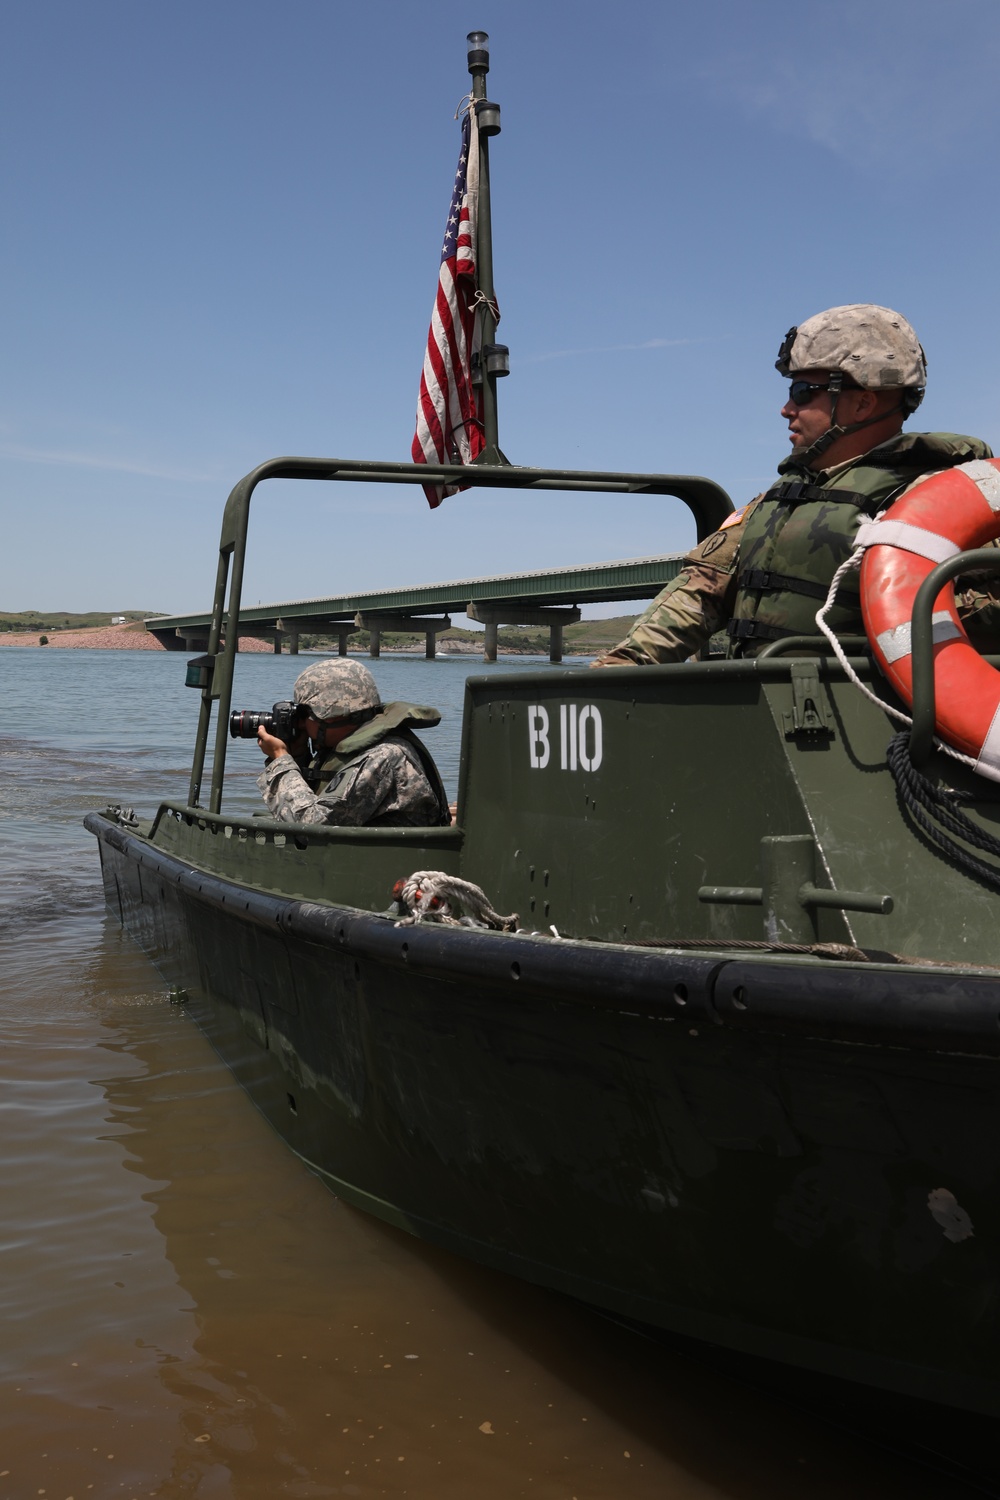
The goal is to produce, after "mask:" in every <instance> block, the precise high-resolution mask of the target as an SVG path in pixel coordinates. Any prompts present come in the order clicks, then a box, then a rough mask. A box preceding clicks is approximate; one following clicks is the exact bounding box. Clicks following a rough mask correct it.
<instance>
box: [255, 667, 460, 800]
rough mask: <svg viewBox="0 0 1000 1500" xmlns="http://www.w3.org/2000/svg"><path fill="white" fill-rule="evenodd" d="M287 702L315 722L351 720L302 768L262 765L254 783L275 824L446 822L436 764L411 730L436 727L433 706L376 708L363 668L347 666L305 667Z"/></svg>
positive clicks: (284, 759)
mask: <svg viewBox="0 0 1000 1500" xmlns="http://www.w3.org/2000/svg"><path fill="white" fill-rule="evenodd" d="M293 698H294V701H295V702H296V703H298V704H301V705H302V706H303V707H306V708H308V709H309V711H310V713H311V715H312V716H313V717H314V718H316V719H318V720H320V721H323V720H330V721H336V720H339V721H341V722H343V720H345V719H351V718H354V719H355V720H357V721H358V723H357V728H355V729H352V731H351V733H350V734H348V735H347V736H346V737H345V738H344V739H342V740H341V741H340V743H339V744H338V745H337V747H336V749H322V750H320V751H319V752H318V753H317V754H316V755H315V756H313V759H312V760H311V761H310V762H308V763H307V764H306V763H303V764H300V763H299V760H298V759H297V758H296V757H295V756H293V755H291V754H289V755H277V756H275V758H274V759H273V760H270V761H268V763H267V765H266V766H265V767H264V769H263V771H262V772H261V774H260V775H259V776H258V778H257V785H258V787H259V788H260V792H261V796H262V797H263V798H264V801H265V802H266V803H267V807H268V811H269V812H270V814H271V816H272V817H273V818H275V819H276V820H277V821H278V822H282V823H327V824H332V825H334V826H335V827H339V828H428V827H435V826H437V825H444V824H447V823H449V822H450V821H451V819H450V816H449V813H448V799H447V797H446V796H445V791H444V787H443V786H442V785H441V778H440V776H439V775H438V771H437V767H436V766H435V764H434V761H433V760H432V758H431V755H430V752H429V751H428V750H427V749H426V748H425V746H424V745H422V744H421V742H420V741H419V740H418V739H417V738H416V736H415V735H414V734H412V733H411V732H410V731H411V726H412V725H415V724H421V725H424V726H425V727H426V728H433V726H434V725H435V724H439V723H440V722H441V715H440V714H439V713H438V712H437V710H436V709H433V708H422V707H421V706H420V705H418V704H415V703H386V704H383V703H382V700H381V699H380V697H379V693H378V688H377V687H376V685H375V679H374V677H373V676H372V675H371V673H370V672H369V671H368V668H367V667H364V666H362V665H361V663H360V662H352V661H324V662H315V663H313V664H312V665H311V666H308V667H306V669H305V671H304V672H301V673H300V674H299V676H298V677H297V678H296V680H295V687H294V689H293Z"/></svg>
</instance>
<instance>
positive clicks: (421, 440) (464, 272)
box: [410, 108, 484, 507]
mask: <svg viewBox="0 0 1000 1500" xmlns="http://www.w3.org/2000/svg"><path fill="white" fill-rule="evenodd" d="M478 196H479V131H478V129H477V126H476V115H475V109H474V108H472V109H469V110H467V111H466V113H465V115H464V117H463V119H462V150H461V153H460V155H459V158H458V171H457V172H456V173H455V189H454V192H453V193H452V195H451V208H450V209H449V210H448V223H447V226H446V227H445V234H444V246H443V248H442V250H441V270H440V274H439V276H438V289H437V298H436V300H435V303H434V314H433V316H432V318H431V326H430V331H429V333H428V335H427V353H426V354H425V355H424V368H423V372H422V374H421V376H420V397H419V400H418V402H417V430H416V433H415V435H414V438H413V444H412V446H411V449H410V452H411V453H412V455H413V462H414V463H416V464H441V463H444V464H454V463H462V464H471V463H472V461H473V460H474V459H475V458H476V457H477V455H478V454H480V453H481V452H482V451H483V447H484V439H483V425H482V410H481V404H480V396H479V392H478V391H477V389H476V388H475V387H474V386H473V384H472V355H473V350H474V348H475V347H476V346H477V340H476V332H475V325H476V322H477V319H476V312H475V305H476V205H477V200H478ZM467 488H468V486H467V485H451V484H449V485H444V484H425V485H424V494H425V495H426V496H427V500H428V503H429V504H430V505H431V507H434V506H437V505H440V504H441V501H442V500H443V499H444V497H445V495H456V494H458V491H459V490H460V489H467Z"/></svg>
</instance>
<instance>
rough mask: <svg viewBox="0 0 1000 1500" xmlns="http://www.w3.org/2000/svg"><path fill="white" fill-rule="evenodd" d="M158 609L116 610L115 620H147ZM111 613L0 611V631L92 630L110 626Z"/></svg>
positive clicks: (33, 610)
mask: <svg viewBox="0 0 1000 1500" xmlns="http://www.w3.org/2000/svg"><path fill="white" fill-rule="evenodd" d="M161 613H162V611H161V610H158V609H116V610H115V611H114V615H115V618H117V617H118V616H119V615H124V616H125V619H126V620H128V621H129V623H131V622H132V621H133V620H148V619H149V617H150V615H158V614H161ZM111 618H112V616H111V613H110V611H108V610H106V609H94V610H91V611H90V613H89V614H85V615H79V614H73V612H72V611H71V610H68V609H49V610H44V609H43V610H37V609H25V610H22V611H21V612H20V614H8V613H5V612H3V611H0V631H10V630H45V631H47V632H48V633H49V634H51V633H52V632H53V631H55V630H92V629H95V628H96V627H98V626H101V625H110V624H111Z"/></svg>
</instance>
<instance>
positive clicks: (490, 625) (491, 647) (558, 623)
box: [465, 600, 580, 662]
mask: <svg viewBox="0 0 1000 1500" xmlns="http://www.w3.org/2000/svg"><path fill="white" fill-rule="evenodd" d="M465 613H466V614H467V615H468V617H469V619H470V620H478V621H479V622H480V624H482V625H485V626H486V648H485V650H484V652H483V659H484V660H485V661H496V659H497V627H498V626H499V625H546V626H548V630H549V660H550V661H557V662H558V661H562V658H563V629H564V627H565V626H567V625H575V624H576V623H577V621H578V620H579V618H580V611H579V609H577V608H576V606H574V607H573V608H572V609H544V608H539V609H519V608H518V607H517V605H516V604H513V605H509V606H508V605H505V604H477V603H476V602H475V600H473V602H472V603H471V604H470V605H469V606H468V608H467V609H466V611H465Z"/></svg>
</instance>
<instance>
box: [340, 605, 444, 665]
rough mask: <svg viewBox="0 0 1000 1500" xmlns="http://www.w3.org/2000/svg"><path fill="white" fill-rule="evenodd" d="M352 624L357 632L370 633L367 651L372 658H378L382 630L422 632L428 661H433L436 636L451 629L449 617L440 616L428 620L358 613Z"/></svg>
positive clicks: (394, 615)
mask: <svg viewBox="0 0 1000 1500" xmlns="http://www.w3.org/2000/svg"><path fill="white" fill-rule="evenodd" d="M354 623H355V625H356V626H357V628H358V629H359V630H367V631H369V632H370V633H371V646H370V648H369V650H370V651H371V655H372V656H378V654H379V650H380V648H381V638H382V631H383V630H394V631H405V630H413V631H423V635H424V642H425V645H424V653H425V655H426V657H427V659H428V661H433V660H434V657H435V654H436V651H437V636H438V635H439V634H440V632H441V631H442V630H450V629H451V616H450V615H441V616H440V617H439V618H438V619H434V620H430V619H427V618H426V617H423V616H421V615H403V614H395V613H393V614H389V613H388V612H386V613H382V614H368V613H360V612H359V613H358V614H356V615H355V616H354Z"/></svg>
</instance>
